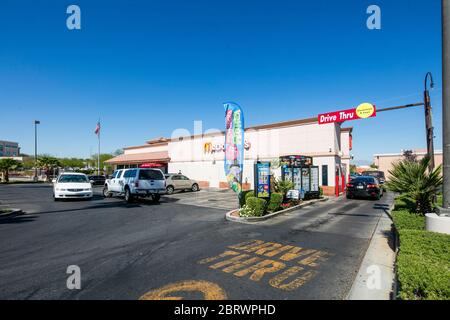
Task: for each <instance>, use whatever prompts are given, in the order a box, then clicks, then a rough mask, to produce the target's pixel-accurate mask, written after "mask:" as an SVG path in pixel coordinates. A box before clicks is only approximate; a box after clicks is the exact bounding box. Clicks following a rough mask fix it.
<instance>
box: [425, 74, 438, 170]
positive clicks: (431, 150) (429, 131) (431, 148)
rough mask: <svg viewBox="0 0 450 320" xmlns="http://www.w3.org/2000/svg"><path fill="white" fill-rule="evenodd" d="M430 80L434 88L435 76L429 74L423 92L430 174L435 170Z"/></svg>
mask: <svg viewBox="0 0 450 320" xmlns="http://www.w3.org/2000/svg"><path fill="white" fill-rule="evenodd" d="M428 78H430V80H431V82H430V88H431V89H433V88H434V82H433V75H432V74H431V72H428V73H427V75H426V76H425V89H424V91H423V102H424V106H425V126H426V137H427V154H428V156H429V157H430V164H429V169H430V172H431V171H433V170H434V165H435V164H434V142H433V140H434V128H433V118H432V113H431V102H430V92H429V91H428Z"/></svg>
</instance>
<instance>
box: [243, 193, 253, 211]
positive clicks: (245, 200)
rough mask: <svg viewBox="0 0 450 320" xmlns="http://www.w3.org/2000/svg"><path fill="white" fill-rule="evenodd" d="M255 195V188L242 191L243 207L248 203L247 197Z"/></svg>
mask: <svg viewBox="0 0 450 320" xmlns="http://www.w3.org/2000/svg"><path fill="white" fill-rule="evenodd" d="M254 196H255V191H254V190H247V191H242V196H241V199H240V205H241V208H242V207H243V206H244V205H245V204H246V203H247V198H250V197H254Z"/></svg>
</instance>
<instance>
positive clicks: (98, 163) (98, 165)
mask: <svg viewBox="0 0 450 320" xmlns="http://www.w3.org/2000/svg"><path fill="white" fill-rule="evenodd" d="M98 125H99V126H100V129H99V130H98V153H97V175H100V134H101V131H102V129H101V124H100V119H98Z"/></svg>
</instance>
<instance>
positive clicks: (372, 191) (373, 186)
mask: <svg viewBox="0 0 450 320" xmlns="http://www.w3.org/2000/svg"><path fill="white" fill-rule="evenodd" d="M382 196H383V187H382V186H381V185H380V183H379V182H378V180H377V179H376V178H374V177H371V176H362V177H358V178H355V179H353V180H351V181H350V182H349V184H347V199H353V198H372V199H376V200H380V199H381V197H382Z"/></svg>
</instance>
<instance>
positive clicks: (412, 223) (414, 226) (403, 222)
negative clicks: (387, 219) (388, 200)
mask: <svg viewBox="0 0 450 320" xmlns="http://www.w3.org/2000/svg"><path fill="white" fill-rule="evenodd" d="M392 218H393V220H394V224H395V227H396V228H397V230H398V231H400V230H406V229H409V230H425V217H423V216H419V215H417V214H415V213H410V212H409V211H407V210H401V211H393V212H392Z"/></svg>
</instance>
